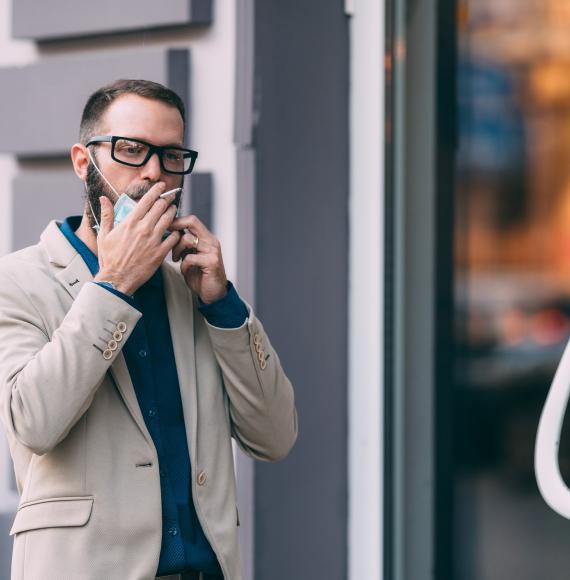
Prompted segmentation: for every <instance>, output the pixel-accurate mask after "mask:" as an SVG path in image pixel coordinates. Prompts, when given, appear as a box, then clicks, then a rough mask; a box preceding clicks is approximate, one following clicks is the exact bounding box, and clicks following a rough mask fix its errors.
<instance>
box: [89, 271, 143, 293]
mask: <svg viewBox="0 0 570 580" xmlns="http://www.w3.org/2000/svg"><path fill="white" fill-rule="evenodd" d="M93 282H98V283H100V284H105V285H108V286H109V288H112V289H113V290H118V291H119V292H122V293H123V294H126V295H127V296H133V294H134V291H133V289H132V288H130V287H129V286H127V285H126V284H125V283H124V282H122V281H119V280H117V279H116V277H114V276H112V275H109V274H106V273H105V272H99V273H98V274H97V275H96V276H95V278H93Z"/></svg>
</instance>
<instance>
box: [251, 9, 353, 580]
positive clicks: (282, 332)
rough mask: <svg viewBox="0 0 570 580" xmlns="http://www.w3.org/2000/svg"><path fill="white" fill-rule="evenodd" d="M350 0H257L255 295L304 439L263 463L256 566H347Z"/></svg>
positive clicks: (292, 572) (266, 570)
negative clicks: (276, 458)
mask: <svg viewBox="0 0 570 580" xmlns="http://www.w3.org/2000/svg"><path fill="white" fill-rule="evenodd" d="M343 9H344V6H343V3H342V2H333V3H331V2H330V1H329V0H313V1H312V2H303V3H300V2H281V1H279V0H260V1H258V2H257V3H256V9H255V30H256V36H255V57H256V61H255V75H256V102H257V107H258V110H257V111H256V116H257V117H256V118H257V119H258V123H257V126H256V128H255V139H254V142H255V149H256V231H257V237H256V242H257V243H256V255H257V258H256V267H255V271H256V289H255V295H256V305H257V310H258V313H259V315H260V317H261V319H262V320H263V322H264V325H265V327H266V328H267V329H268V332H269V335H270V336H271V338H272V342H273V343H274V344H275V346H276V348H277V351H278V352H279V355H280V358H281V360H282V362H283V364H284V366H285V370H286V371H287V372H288V374H289V376H290V378H291V379H292V382H293V384H294V386H295V392H296V402H297V408H298V411H299V421H300V424H299V439H298V441H297V445H296V447H295V448H294V450H293V451H292V453H291V455H290V456H289V457H288V458H287V459H286V460H285V461H283V462H281V463H278V464H276V465H265V464H259V463H258V464H256V467H255V505H256V509H255V535H256V542H255V546H256V568H255V572H256V579H257V580H291V579H292V578H295V579H296V580H315V579H319V580H321V579H326V580H345V578H346V577H347V494H348V489H347V267H348V255H347V247H348V225H347V224H348V126H347V125H348V22H347V17H346V16H345V14H344V12H343Z"/></svg>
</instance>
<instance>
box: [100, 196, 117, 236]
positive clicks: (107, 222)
mask: <svg viewBox="0 0 570 580" xmlns="http://www.w3.org/2000/svg"><path fill="white" fill-rule="evenodd" d="M99 204H100V206H101V221H100V223H99V233H100V234H102V235H106V234H108V233H109V232H110V231H111V230H112V229H113V218H114V213H113V204H112V203H111V202H110V200H109V199H108V198H107V197H106V196H104V195H102V196H101V197H100V198H99Z"/></svg>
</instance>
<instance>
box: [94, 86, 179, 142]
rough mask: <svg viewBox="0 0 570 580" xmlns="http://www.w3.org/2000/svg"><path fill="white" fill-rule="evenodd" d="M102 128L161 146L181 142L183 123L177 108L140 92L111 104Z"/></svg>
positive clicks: (124, 96)
mask: <svg viewBox="0 0 570 580" xmlns="http://www.w3.org/2000/svg"><path fill="white" fill-rule="evenodd" d="M99 131H100V132H102V133H105V134H112V135H120V136H122V137H133V138H136V139H142V140H144V141H150V142H152V143H154V144H156V145H160V144H172V143H182V141H183V135H184V126H183V122H182V116H181V115H180V112H179V111H178V109H177V108H176V107H174V106H171V105H170V104H168V103H164V102H162V101H157V100H154V99H147V98H144V97H139V96H138V95H123V96H121V97H119V98H118V99H116V100H115V101H113V102H112V103H111V104H110V105H109V107H108V108H107V110H106V111H105V113H104V114H103V117H102V119H101V122H100V126H99Z"/></svg>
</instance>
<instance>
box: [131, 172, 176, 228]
mask: <svg viewBox="0 0 570 580" xmlns="http://www.w3.org/2000/svg"><path fill="white" fill-rule="evenodd" d="M165 187H166V186H165V184H164V181H159V182H158V183H155V184H154V185H153V186H152V187H151V188H150V189H149V190H148V191H147V192H146V193H145V194H144V195H143V197H142V199H141V200H140V201H139V202H138V203H137V207H135V209H133V211H132V212H131V213H130V215H132V216H133V217H132V219H133V220H140V219H142V218H143V217H144V216H145V215H146V214H147V213H148V210H149V209H150V208H151V207H152V206H153V205H154V202H155V201H156V200H157V199H158V198H159V197H160V194H161V193H164V188H165ZM166 199H168V198H166Z"/></svg>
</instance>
